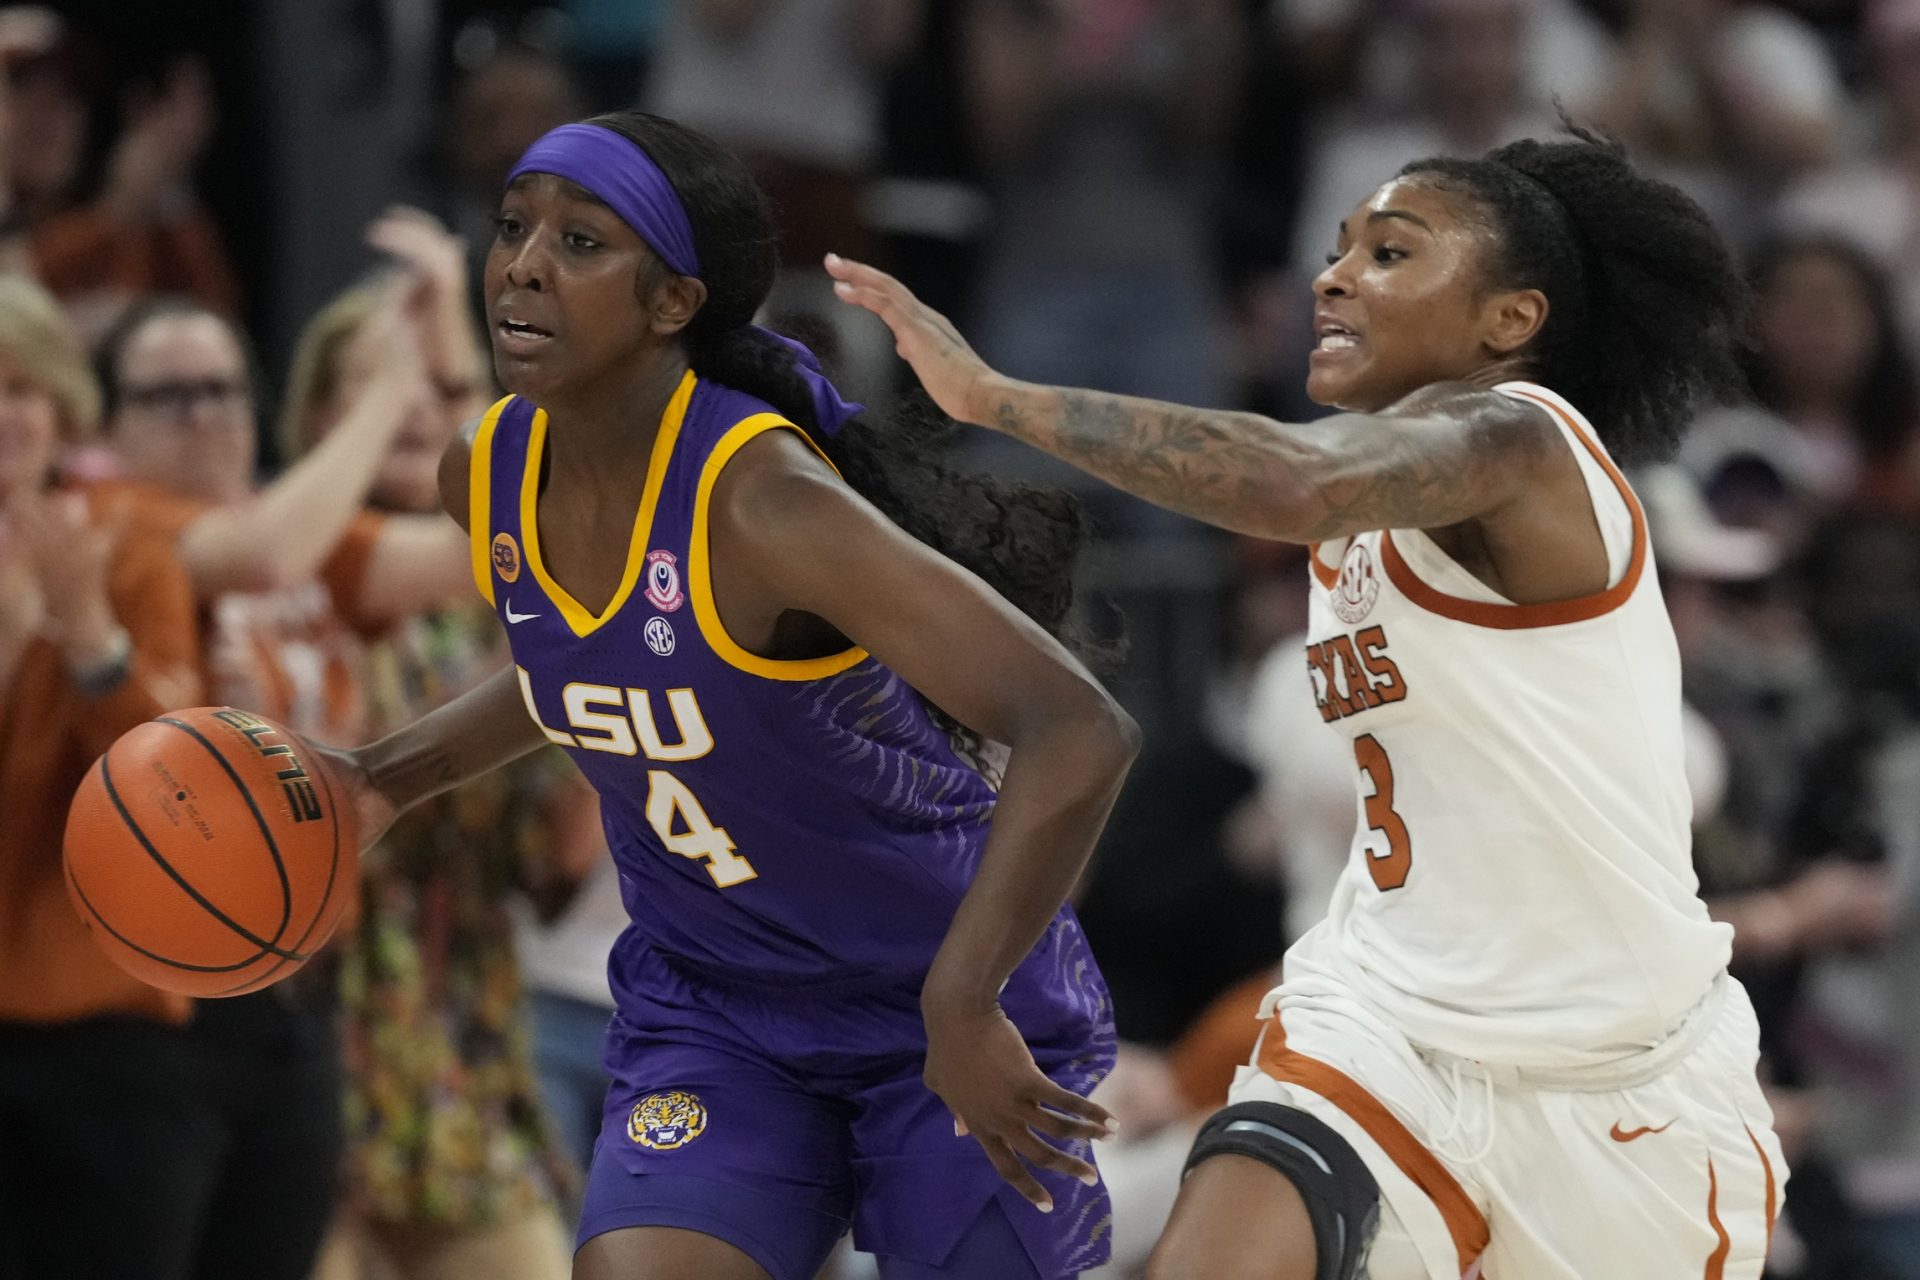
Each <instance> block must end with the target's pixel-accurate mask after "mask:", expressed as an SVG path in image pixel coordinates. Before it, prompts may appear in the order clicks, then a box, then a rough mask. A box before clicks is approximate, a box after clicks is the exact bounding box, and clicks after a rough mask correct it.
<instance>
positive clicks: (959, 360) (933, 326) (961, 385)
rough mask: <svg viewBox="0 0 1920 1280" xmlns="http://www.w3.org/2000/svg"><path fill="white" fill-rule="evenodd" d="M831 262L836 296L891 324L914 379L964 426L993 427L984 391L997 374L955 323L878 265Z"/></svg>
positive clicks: (832, 256) (842, 260)
mask: <svg viewBox="0 0 1920 1280" xmlns="http://www.w3.org/2000/svg"><path fill="white" fill-rule="evenodd" d="M826 263H827V274H828V275H830V276H832V277H833V279H834V286H833V291H834V293H835V294H837V295H838V296H839V298H840V300H841V301H842V302H851V303H853V304H854V305H855V306H857V307H865V308H866V309H867V310H869V311H871V312H873V314H875V315H876V316H879V317H880V318H881V319H882V320H884V321H885V322H886V325H887V328H889V329H891V330H893V349H894V350H895V351H898V352H899V353H900V358H901V359H903V360H905V361H906V362H907V363H908V364H910V365H912V366H913V372H914V376H915V377H917V378H919V379H920V385H921V386H923V387H925V388H926V389H927V394H928V395H929V396H931V397H933V402H934V403H935V404H937V405H939V406H940V409H941V411H942V412H943V413H945V414H946V415H947V416H948V417H950V418H958V419H959V420H960V421H962V422H974V423H979V424H980V425H981V426H992V425H993V423H992V421H991V414H992V405H991V404H990V403H988V400H989V397H988V396H987V395H986V394H985V390H986V388H987V386H988V384H989V383H990V382H991V381H992V379H993V377H994V372H993V370H992V369H991V368H989V367H988V366H987V362H986V361H984V360H982V359H981V358H980V357H979V356H978V355H977V354H975V352H974V350H973V348H972V347H970V346H968V345H967V340H966V339H965V338H963V337H961V336H960V331H959V330H958V329H956V328H954V327H953V322H952V321H950V320H948V319H947V318H946V317H945V316H943V315H941V314H940V313H939V312H938V311H935V310H934V309H933V308H932V307H929V306H928V305H927V304H926V303H924V302H922V301H920V299H918V298H916V297H914V296H913V292H912V291H911V290H910V289H908V288H907V286H905V285H903V284H901V283H900V282H899V281H898V280H895V279H894V278H893V277H892V276H890V275H888V274H887V273H886V272H884V271H881V270H880V269H879V268H877V267H869V266H867V265H866V264H865V263H862V262H855V261H853V260H852V259H851V258H842V257H841V256H840V255H838V254H835V253H830V254H828V255H827V259H826Z"/></svg>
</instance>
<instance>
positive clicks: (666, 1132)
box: [627, 1089, 707, 1151]
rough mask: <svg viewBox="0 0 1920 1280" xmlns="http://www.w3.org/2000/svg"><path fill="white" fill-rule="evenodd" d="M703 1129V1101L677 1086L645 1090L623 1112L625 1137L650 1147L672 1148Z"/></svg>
mask: <svg viewBox="0 0 1920 1280" xmlns="http://www.w3.org/2000/svg"><path fill="white" fill-rule="evenodd" d="M706 1131H707V1108H706V1106H705V1104H703V1103H702V1102H701V1101H700V1097H699V1095H698V1094H693V1093H687V1092H684V1091H683V1090H680V1089H670V1090H668V1091H667V1092H665V1093H650V1094H648V1095H647V1096H646V1097H644V1098H642V1099H640V1101H639V1102H637V1103H635V1104H634V1107H633V1111H632V1113H631V1114H630V1115H628V1116H627V1137H629V1138H631V1139H633V1140H634V1141H635V1142H637V1143H639V1144H640V1145H641V1146H643V1147H646V1148H648V1149H649V1150H652V1151H676V1150H678V1149H679V1148H681V1147H684V1146H686V1145H687V1144H688V1143H689V1142H692V1141H693V1140H694V1139H695V1138H697V1137H699V1136H700V1135H701V1134H703V1133H705V1132H706Z"/></svg>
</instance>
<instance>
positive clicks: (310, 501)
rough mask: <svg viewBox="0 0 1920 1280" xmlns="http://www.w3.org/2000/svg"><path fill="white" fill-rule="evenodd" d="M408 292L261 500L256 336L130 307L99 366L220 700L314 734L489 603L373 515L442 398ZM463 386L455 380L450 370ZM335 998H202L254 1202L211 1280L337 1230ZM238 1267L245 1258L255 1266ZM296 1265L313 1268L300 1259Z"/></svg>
mask: <svg viewBox="0 0 1920 1280" xmlns="http://www.w3.org/2000/svg"><path fill="white" fill-rule="evenodd" d="M415 286H416V282H415V281H414V280H412V279H410V278H408V277H406V276H398V277H396V278H395V279H394V281H393V282H392V283H391V284H390V285H389V286H388V289H387V294H386V296H385V297H384V298H383V303H382V308H381V316H380V319H379V321H378V322H377V323H376V324H373V325H371V326H369V328H368V331H367V332H366V333H365V334H364V335H362V346H363V347H364V351H363V352H362V353H360V359H361V360H362V361H364V367H366V368H369V369H373V370H376V371H377V373H376V375H375V376H373V377H371V378H369V379H368V380H367V381H366V382H365V383H364V384H362V385H361V386H360V388H359V394H358V395H357V396H355V397H354V398H353V401H352V404H351V405H350V406H349V407H347V408H346V409H345V410H344V412H343V413H342V415H341V420H340V423H339V425H338V426H337V427H336V429H335V430H334V432H333V433H332V435H331V436H330V437H329V438H328V440H326V441H325V442H324V443H323V444H322V445H321V447H319V448H317V449H315V450H314V451H313V452H312V453H311V454H309V455H308V456H307V457H306V458H305V459H303V460H302V461H301V463H299V464H297V465H296V466H294V467H292V468H291V469H289V470H288V471H287V472H286V473H285V474H284V475H282V476H281V477H280V478H279V479H278V480H276V481H275V482H274V483H273V484H271V485H269V486H267V487H266V488H264V489H262V490H260V491H259V492H258V493H256V492H255V488H254V481H253V470H254V451H255V429H254V407H253V406H254V395H253V385H252V375H251V370H250V367H249V363H250V362H249V360H248V358H247V355H246V352H245V348H244V346H243V344H242V341H241V338H240V335H239V333H238V332H237V331H236V330H234V329H233V328H232V326H231V325H230V324H229V323H228V322H227V321H226V320H224V319H223V318H222V317H220V316H218V315H215V314H214V313H212V312H210V311H207V310H205V309H204V308H202V307H200V306H199V305H198V304H195V303H192V302H190V301H184V300H161V301H158V302H153V303H148V304H144V305H143V306H141V307H139V308H137V309H135V310H134V311H132V312H129V313H128V314H127V316H126V317H124V318H123V319H122V320H121V322H120V323H119V324H118V325H117V326H116V327H115V328H114V329H113V330H112V331H111V332H110V333H109V334H108V335H107V338H106V340H105V341H104V343H103V345H102V348H101V351H100V356H99V363H100V369H101V371H102V374H103V382H104V383H105V390H106V392H107V397H106V398H107V405H108V412H107V425H108V437H109V440H110V442H111V444H112V445H113V447H114V449H115V452H116V453H117V455H118V457H119V458H120V459H121V461H122V462H123V463H124V465H125V467H126V469H127V471H128V473H129V477H130V478H128V479H123V480H121V481H119V482H117V483H114V484H111V485H106V486H103V490H104V491H106V492H108V493H112V494H114V495H115V496H116V498H119V499H122V500H124V501H126V502H127V503H129V504H130V505H131V506H133V507H134V508H135V509H136V510H138V511H139V512H140V513H141V515H142V517H143V518H144V519H146V520H148V521H150V522H151V523H152V524H153V526H154V527H155V533H154V535H153V536H154V538H155V540H156V541H157V542H158V543H159V544H160V545H167V546H171V547H173V548H174V550H175V551H176V553H177V554H178V555H179V557H180V559H181V560H182V561H183V562H184V563H185V565H186V568H187V573H188V575H189V577H190V579H191V581H192V584H193V590H194V595H195V598H196V601H197V603H198V605H199V607H200V613H201V619H202V630H201V644H202V650H201V654H200V657H201V660H202V665H203V669H204V671H205V673H206V677H207V680H206V686H207V693H208V696H209V698H210V699H211V700H213V701H217V702H228V703H233V704H235V705H238V706H244V707H247V708H249V709H252V710H257V711H259V712H261V713H263V714H265V715H268V716H270V717H272V718H274V719H276V720H279V721H281V722H282V723H285V724H287V725H289V726H290V727H291V728H293V729H295V730H296V731H297V732H300V733H303V734H310V735H313V736H316V737H319V736H324V735H333V736H336V737H343V738H346V739H347V740H354V739H357V738H359V737H360V736H361V735H362V734H363V733H364V730H365V723H366V708H365V704H364V700H363V694H362V686H361V683H360V678H359V670H358V663H359V661H360V645H361V640H360V637H361V636H364V635H370V634H373V633H375V632H377V631H378V630H380V629H381V628H383V627H386V626H388V625H390V624H392V623H393V622H394V621H396V620H398V619H400V618H403V617H405V616H408V615H409V614H412V613H415V612H419V611H422V610H424V609H427V608H430V607H432V606H433V605H434V604H435V603H438V602H440V601H442V600H447V599H451V598H455V597H458V596H464V595H465V594H466V593H467V592H469V591H471V589H472V586H471V579H470V575H469V568H468V559H469V558H468V552H467V547H466V539H465V538H464V537H463V536H462V535H461V534H460V531H459V530H458V529H457V528H456V527H454V526H453V525H452V524H451V523H450V522H448V521H445V520H441V519H430V518H428V517H424V516H391V517H374V516H365V517H360V518H358V519H356V517H357V516H358V515H359V511H360V507H361V504H362V502H363V501H364V498H365V494H366V492H367V490H368V488H369V487H370V486H371V485H372V483H373V480H374V478H375V476H376V475H377V473H378V470H379V468H380V465H381V462H382V460H383V459H384V457H385V456H386V453H387V451H388V446H389V445H390V444H391V443H392V442H393V440H394V439H395V438H396V437H397V436H398V435H399V434H400V432H401V430H402V428H403V427H405V425H406V423H407V421H408V419H409V418H410V417H411V409H412V406H413V405H414V404H415V402H416V401H417V400H419V399H422V398H429V397H432V396H434V395H436V394H437V393H436V392H435V390H434V385H433V384H434V381H435V379H434V376H433V375H432V374H430V373H429V372H428V370H429V368H430V366H429V364H428V362H427V359H426V358H425V357H423V355H422V352H421V350H420V346H421V344H420V340H419V339H418V337H417V336H416V333H415V330H416V324H417V322H416V320H415V318H414V316H413V314H412V313H411V311H410V306H409V304H410V303H411V302H412V300H413V295H414V291H415ZM446 376H447V377H449V378H451V379H453V380H455V381H457V380H458V379H457V376H456V375H453V374H448V375H446ZM333 1006H334V1001H333V999H332V998H331V994H330V992H328V991H327V990H326V989H325V982H324V978H323V975H322V974H321V973H319V972H318V971H309V972H307V973H303V974H300V975H296V976H295V977H294V978H293V979H290V980H289V981H287V982H283V983H281V984H279V985H277V986H274V987H272V988H269V989H268V990H266V991H263V992H260V993H258V994H257V995H251V996H240V997H236V998H233V999H226V1000H213V1001H205V1002H202V1003H201V1004H200V1005H199V1006H198V1008H197V1012H196V1016H195V1018H194V1020H193V1022H192V1023H191V1024H190V1027H189V1031H188V1035H189V1038H190V1039H191V1040H192V1042H193V1043H194V1044H195V1045H196V1046H197V1048H198V1050H199V1052H201V1053H203V1054H204V1055H205V1056H206V1058H207V1059H209V1060H211V1061H213V1062H216V1063H218V1064H219V1068H220V1069H219V1070H218V1071H217V1072H208V1073H207V1074H206V1075H205V1076H204V1078H202V1079H200V1080H199V1081H198V1082H197V1084H198V1087H199V1088H200V1089H202V1090H203V1093H202V1094H201V1096H200V1099H199V1101H200V1104H201V1106H202V1109H203V1114H202V1116H201V1121H202V1123H203V1124H204V1125H205V1126H206V1136H205V1137H204V1139H203V1140H204V1141H205V1142H206V1143H207V1144H208V1145H209V1146H211V1147H212V1148H213V1149H214V1152H215V1154H214V1156H212V1157H210V1162H211V1164H212V1169H211V1171H210V1173H209V1177H210V1178H212V1179H214V1180H215V1181H217V1182H219V1183H220V1184H221V1185H226V1186H231V1187H233V1188H235V1191H234V1195H236V1196H238V1197H243V1199H242V1200H238V1201H236V1202H235V1204H236V1207H235V1208H234V1209H233V1210H232V1212H230V1213H228V1214H227V1215H225V1217H224V1218H223V1220H222V1222H221V1226H220V1229H219V1230H218V1231H214V1232H209V1233H208V1234H207V1236H206V1239H205V1241H204V1242H203V1245H204V1247H205V1248H206V1249H208V1250H217V1251H220V1253H219V1259H220V1265H218V1266H214V1265H213V1264H212V1263H208V1262H204V1261H203V1265H204V1266H207V1267H209V1268H210V1270H209V1271H208V1272H207V1274H220V1275H228V1274H232V1275H247V1276H252V1275H256V1274H258V1275H264V1274H268V1270H269V1264H268V1263H266V1262H264V1261H261V1260H260V1259H259V1258H258V1257H257V1256H256V1255H257V1253H258V1252H259V1251H260V1250H264V1249H267V1248H269V1247H270V1248H271V1249H272V1250H273V1251H274V1261H273V1262H272V1264H271V1266H272V1267H273V1268H286V1269H290V1270H288V1271H282V1270H277V1269H276V1270H274V1271H273V1274H293V1275H298V1276H304V1275H305V1273H306V1271H307V1269H309V1268H310V1267H311V1266H312V1263H313V1260H314V1258H315V1256H316V1255H317V1253H318V1251H319V1247H320V1242H321V1238H322V1235H323V1233H324V1231H325V1228H326V1225H327V1221H328V1219H329V1217H330V1215H331V1211H332V1203H333V1193H334V1190H335V1187H336V1184H337V1180H338V1171H339V1165H340V1153H341V1142H342V1138H341V1123H340V1105H339V1101H340V1078H339V1069H338V1036H337V1029H336V1027H335V1024H334V1007H333ZM236 1259H239V1261H236ZM296 1263H297V1268H296V1267H295V1264H296Z"/></svg>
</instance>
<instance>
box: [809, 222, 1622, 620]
mask: <svg viewBox="0 0 1920 1280" xmlns="http://www.w3.org/2000/svg"><path fill="white" fill-rule="evenodd" d="M828 265H829V269H830V270H831V271H832V272H833V274H834V275H835V276H836V277H837V278H838V279H839V280H840V281H841V282H842V283H841V284H840V285H839V286H838V289H839V292H840V296H841V297H842V298H844V299H845V300H847V301H849V302H852V303H855V304H857V305H860V306H863V307H866V308H867V309H868V310H871V311H872V312H874V314H876V315H878V316H879V317H880V318H881V319H882V320H885V321H886V322H887V324H888V326H889V328H891V329H892V330H893V333H894V338H895V346H896V349H897V350H898V351H899V352H900V354H901V355H902V356H903V357H905V358H906V360H907V362H908V363H909V364H911V365H912V366H913V369H914V372H915V373H916V374H917V375H919V377H920V381H921V383H922V385H923V386H925V387H926V389H927V392H928V394H929V395H931V396H932V397H933V399H934V401H935V402H936V403H937V404H939V406H940V407H941V409H943V410H945V411H946V412H947V413H948V414H949V415H951V416H953V417H955V418H959V419H961V420H962V421H966V422H974V423H978V424H980V425H982V426H987V427H992V428H994V429H996V430H998V431H1001V432H1004V433H1006V434H1007V435H1011V436H1013V437H1015V438H1016V439H1019V440H1023V441H1025V442H1026V443H1028V444H1031V445H1033V446H1035V447H1036V448H1039V449H1043V450H1045V451H1046V452H1048V453H1051V454H1053V455H1055V456H1056V457H1059V458H1062V459H1064V460H1065V461H1067V462H1070V463H1073V464H1074V465H1075V466H1077V467H1079V468H1081V469H1082V470H1084V471H1086V472H1089V473H1090V474H1092V475H1095V476H1098V477H1099V478H1100V479H1102V480H1105V481H1106V482H1107V483H1109V484H1111V485H1113V486H1115V487H1116V488H1119V489H1123V490H1125V491H1126V492H1128V493H1131V494H1134V495H1136V496H1138V497H1141V498H1144V499H1146V500H1147V501H1149V502H1152V503H1154V504H1156V505H1158V506H1162V507H1166V508H1168V509H1169V510H1173V511H1178V512H1180V513H1181V514H1183V515H1187V516H1191V517H1193V518H1194V519H1196V520H1202V521H1205V522H1206V523H1208V524H1212V525H1217V526H1219V527H1221V528H1225V529H1232V530H1234V531H1235V532H1238V533H1246V534H1251V535H1253V536H1255V537H1263V538H1273V539H1277V540H1280V541H1285V542H1303V543H1310V542H1320V541H1325V540H1327V539H1330V538H1339V537H1344V536H1346V535H1349V534H1355V533H1363V532H1367V531H1370V530H1374V529H1425V530H1430V531H1440V537H1441V541H1442V544H1443V545H1444V546H1446V548H1447V550H1448V551H1449V552H1452V553H1455V554H1456V557H1457V558H1459V559H1461V560H1462V562H1463V563H1465V564H1466V565H1467V567H1468V568H1469V569H1470V570H1471V571H1473V572H1474V573H1476V574H1477V575H1479V576H1480V577H1482V578H1483V579H1484V580H1487V581H1488V582H1489V585H1492V586H1494V587H1495V588H1496V589H1497V590H1500V591H1502V592H1503V593H1504V594H1506V595H1507V596H1508V598H1510V599H1513V600H1515V601H1516V602H1520V603H1531V602H1534V601H1538V600H1554V599H1565V598H1568V597H1570V596H1576V595H1580V594H1583V593H1585V592H1588V591H1592V590H1596V589H1598V588H1599V587H1600V586H1603V585H1604V583H1605V579H1606V553H1605V548H1604V545H1603V544H1602V543H1601V541H1600V538H1599V532H1598V528H1597V526H1596V525H1595V524H1594V521H1593V517H1592V515H1591V506H1590V504H1589V502H1588V500H1587V499H1586V496H1585V481H1584V479H1583V477H1582V474H1581V471H1580V467H1579V463H1578V462H1577V461H1575V459H1574V458H1573V456H1572V454H1571V452H1570V451H1569V450H1568V448H1567V445H1566V443H1565V441H1564V440H1563V438H1562V437H1561V436H1560V433H1559V429H1558V428H1557V427H1556V426H1554V424H1553V421H1552V420H1551V419H1550V418H1549V417H1548V416H1547V411H1546V410H1544V409H1541V408H1538V407H1537V406H1534V405H1531V404H1526V403H1523V402H1520V401H1516V400H1514V399H1512V398H1510V397H1507V396H1503V395H1500V394H1498V393H1496V392H1494V391H1492V390H1490V389H1489V388H1488V387H1484V386H1480V385H1477V384H1471V383H1465V382H1461V383H1446V384H1436V385H1434V386H1430V387H1426V388H1424V389H1422V390H1420V391H1418V392H1415V393H1414V394H1413V395H1411V396H1408V397H1407V398H1406V399H1404V400H1402V401H1401V402H1400V403H1398V404H1396V405H1394V406H1393V407H1392V408H1390V409H1387V410H1385V411H1383V412H1381V413H1346V414H1338V415H1335V416H1333V417H1329V418H1325V419H1322V420H1320V421H1318V422H1313V423H1305V424H1295V423H1284V422H1275V421H1274V420H1272V419H1270V418H1264V417H1261V416H1259V415H1258V414H1251V413H1236V412H1230V411H1224V410H1210V409H1196V408H1192V407H1189V406H1184V405H1175V404H1167V403H1165V402H1162V401H1158V400H1144V399H1140V398H1138V397H1135V396H1120V395H1111V394H1108V393H1105V392H1098V391H1081V390H1073V389H1070V388H1064V387H1048V386H1039V385H1036V384H1033V383H1027V382H1020V381H1017V380H1015V379H1012V378H1007V377H1004V376H1002V375H1000V374H998V373H996V372H994V371H993V370H992V369H991V368H989V367H988V366H987V365H986V363H985V362H984V361H982V360H981V359H980V357H979V356H978V355H976V354H975V353H974V352H973V350H972V348H971V347H969V346H968V345H967V342H966V339H964V338H962V337H961V336H960V334H959V332H958V331H957V330H955V329H954V327H953V325H952V324H951V323H949V322H948V321H947V319H946V318H945V317H944V316H942V315H940V314H939V313H938V312H936V311H934V310H932V309H931V308H929V307H927V306H925V305H924V304H922V303H921V302H920V301H919V300H918V299H916V298H915V297H914V296H913V294H912V293H911V292H910V291H908V290H907V288H906V287H905V286H904V285H902V284H901V283H900V282H899V281H897V280H895V279H893V278H892V277H891V276H888V275H887V274H886V273H885V272H882V271H877V270H875V269H874V268H872V267H867V266H863V265H861V264H858V263H852V262H847V261H844V260H840V259H833V260H830V261H829V264H828ZM1465 526H1470V527H1465Z"/></svg>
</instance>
